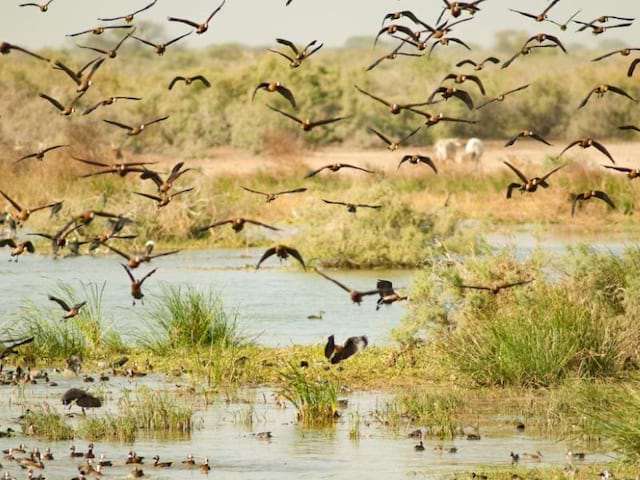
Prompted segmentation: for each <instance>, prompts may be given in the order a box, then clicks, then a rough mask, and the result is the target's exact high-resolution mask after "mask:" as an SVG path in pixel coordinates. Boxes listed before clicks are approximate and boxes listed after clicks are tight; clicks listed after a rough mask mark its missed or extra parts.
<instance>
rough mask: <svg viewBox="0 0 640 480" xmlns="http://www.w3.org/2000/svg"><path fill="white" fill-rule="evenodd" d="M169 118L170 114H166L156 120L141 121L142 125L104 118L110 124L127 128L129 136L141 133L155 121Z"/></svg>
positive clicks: (158, 121)
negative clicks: (131, 125) (126, 123)
mask: <svg viewBox="0 0 640 480" xmlns="http://www.w3.org/2000/svg"><path fill="white" fill-rule="evenodd" d="M168 118H169V115H166V116H164V117H160V118H156V119H155V120H151V121H150V122H147V123H141V124H140V125H136V126H135V127H130V126H129V125H125V124H124V123H119V122H116V121H114V120H103V122H106V123H108V124H109V125H113V126H115V127H118V128H122V129H123V130H127V135H128V136H129V137H134V136H136V135H140V134H141V133H142V132H143V131H144V129H145V128H147V127H150V126H151V125H153V124H154V123H160V122H164V121H165V120H167V119H168Z"/></svg>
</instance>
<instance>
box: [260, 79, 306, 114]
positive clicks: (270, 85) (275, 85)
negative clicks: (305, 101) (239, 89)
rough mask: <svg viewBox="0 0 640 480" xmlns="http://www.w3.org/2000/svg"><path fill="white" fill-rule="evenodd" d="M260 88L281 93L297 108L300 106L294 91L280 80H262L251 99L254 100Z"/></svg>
mask: <svg viewBox="0 0 640 480" xmlns="http://www.w3.org/2000/svg"><path fill="white" fill-rule="evenodd" d="M259 90H264V91H266V92H269V93H279V94H280V95H282V96H283V97H284V98H286V99H287V101H288V102H289V103H290V104H291V106H292V107H293V108H294V109H295V108H298V107H297V106H296V99H295V97H294V96H293V92H292V91H291V90H289V89H288V88H287V87H285V86H284V85H282V84H281V83H280V82H262V83H260V84H259V85H258V86H257V87H256V89H255V90H254V91H253V95H252V96H251V101H252V102H253V101H254V100H255V98H256V94H257V93H258V91H259Z"/></svg>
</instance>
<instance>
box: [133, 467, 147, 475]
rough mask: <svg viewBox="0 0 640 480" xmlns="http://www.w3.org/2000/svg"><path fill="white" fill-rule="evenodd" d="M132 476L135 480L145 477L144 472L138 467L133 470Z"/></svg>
mask: <svg viewBox="0 0 640 480" xmlns="http://www.w3.org/2000/svg"><path fill="white" fill-rule="evenodd" d="M131 476H132V477H133V478H140V477H144V472H143V471H142V469H140V468H138V467H133V470H131Z"/></svg>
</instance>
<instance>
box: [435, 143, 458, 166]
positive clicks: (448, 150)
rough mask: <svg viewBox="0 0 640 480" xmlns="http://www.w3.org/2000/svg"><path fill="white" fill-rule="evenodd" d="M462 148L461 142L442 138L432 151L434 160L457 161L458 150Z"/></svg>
mask: <svg viewBox="0 0 640 480" xmlns="http://www.w3.org/2000/svg"><path fill="white" fill-rule="evenodd" d="M460 147H462V142H461V141H460V140H458V139H457V138H443V139H440V140H438V141H437V142H436V144H435V145H434V147H433V149H434V152H435V157H436V160H438V161H440V162H444V161H451V160H453V161H458V148H460Z"/></svg>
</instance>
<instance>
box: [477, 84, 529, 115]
mask: <svg viewBox="0 0 640 480" xmlns="http://www.w3.org/2000/svg"><path fill="white" fill-rule="evenodd" d="M527 88H529V84H527V85H523V86H522V87H518V88H515V89H513V90H509V91H508V92H505V93H502V94H500V95H498V96H497V97H495V98H492V99H491V100H489V101H488V102H485V103H483V104H482V105H480V106H479V107H477V108H476V110H480V109H481V108H483V107H486V106H487V105H489V104H491V103H494V102H504V100H505V98H507V97H508V96H509V95H511V94H514V93H516V92H520V91H522V90H525V89H527Z"/></svg>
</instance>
